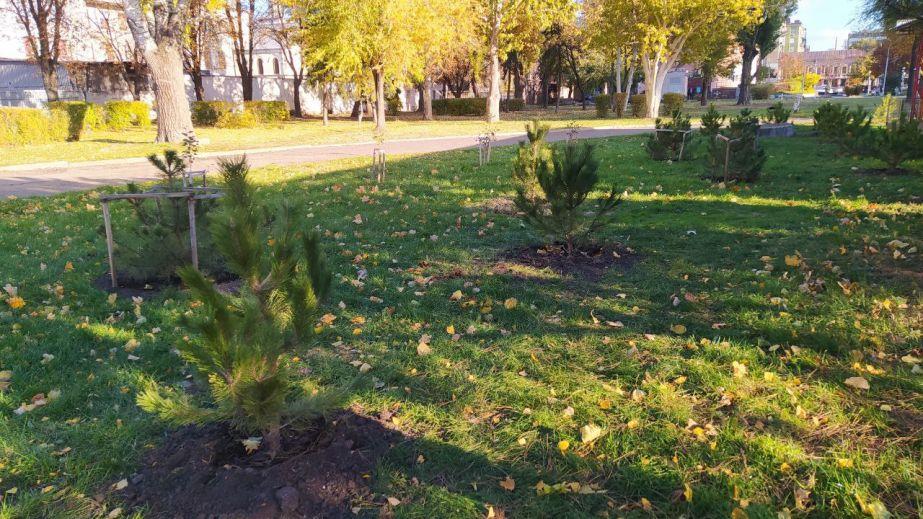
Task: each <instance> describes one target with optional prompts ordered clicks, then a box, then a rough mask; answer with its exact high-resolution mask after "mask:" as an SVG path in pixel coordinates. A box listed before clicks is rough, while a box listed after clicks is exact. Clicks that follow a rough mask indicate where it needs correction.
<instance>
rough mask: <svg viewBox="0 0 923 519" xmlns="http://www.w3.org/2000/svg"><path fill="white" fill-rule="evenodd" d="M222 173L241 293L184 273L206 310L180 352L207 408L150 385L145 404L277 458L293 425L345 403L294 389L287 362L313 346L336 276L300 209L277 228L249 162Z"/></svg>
mask: <svg viewBox="0 0 923 519" xmlns="http://www.w3.org/2000/svg"><path fill="white" fill-rule="evenodd" d="M220 167H221V172H222V177H223V180H224V183H225V185H226V196H225V197H224V198H223V199H222V201H221V205H220V208H219V210H218V211H216V212H215V213H213V215H212V218H211V224H212V225H211V226H212V235H213V236H214V239H215V247H216V248H217V249H218V251H219V252H220V253H221V255H222V256H224V258H225V261H226V262H227V265H228V267H229V268H230V269H231V270H232V271H233V272H234V273H235V274H237V275H238V276H239V277H240V279H241V287H240V291H239V293H237V294H236V295H231V294H226V293H223V292H221V291H219V290H218V288H217V287H216V285H215V283H214V282H213V281H212V280H210V279H208V278H206V277H205V276H204V275H203V274H202V273H201V272H199V271H197V270H195V269H193V268H192V267H188V266H187V267H183V268H181V269H180V271H179V275H180V277H181V278H182V280H183V282H184V283H185V284H186V286H187V287H188V288H189V290H190V291H191V292H192V294H193V296H194V297H195V299H196V300H198V301H199V302H200V303H201V307H200V308H201V310H199V311H197V312H196V314H195V315H193V316H192V317H187V318H186V319H185V325H186V326H187V327H188V328H189V329H190V330H192V331H194V332H196V334H195V335H197V337H195V338H193V339H192V340H190V341H184V342H182V343H181V344H179V346H178V348H179V350H180V353H181V354H182V356H183V358H184V359H185V360H186V361H187V362H189V363H190V364H191V365H192V366H193V367H194V368H195V369H196V371H197V372H198V375H200V379H201V381H202V383H203V384H205V385H207V387H208V396H207V397H206V398H205V400H207V401H206V402H204V403H203V402H199V401H198V399H194V398H193V397H191V396H190V395H188V394H186V393H183V392H181V391H178V390H175V389H171V388H165V387H162V386H159V385H157V384H155V383H153V382H151V383H150V384H149V385H148V387H147V388H146V389H145V390H144V391H143V392H142V393H141V394H140V395H139V396H138V404H139V406H140V407H141V408H142V409H144V410H146V411H148V412H152V413H156V414H157V415H159V416H161V417H162V418H164V419H168V420H170V421H172V422H174V423H177V424H190V423H206V422H213V421H227V422H229V423H230V424H231V425H232V426H234V427H235V428H236V429H237V430H239V431H240V432H241V433H243V434H247V435H252V434H260V435H261V436H262V441H263V443H265V445H266V446H267V448H268V451H269V453H270V455H272V456H275V455H276V454H277V453H278V451H279V448H280V446H281V431H282V428H283V427H284V426H285V424H286V423H288V422H294V421H297V420H306V419H310V418H313V417H316V416H319V415H322V414H323V413H324V412H326V411H327V410H329V409H330V408H331V407H332V406H334V405H336V404H337V402H338V400H339V393H338V392H336V391H320V392H314V393H313V394H312V393H310V392H308V391H306V390H305V389H304V388H302V387H295V385H294V384H293V381H292V379H291V375H290V373H289V368H288V363H287V361H286V360H285V358H284V355H285V354H286V353H289V352H291V351H292V350H293V348H295V347H296V346H299V345H306V344H309V343H310V341H311V339H312V334H313V333H314V329H313V327H314V323H316V321H317V315H318V306H319V304H320V302H321V301H322V300H324V299H325V298H326V296H327V294H328V292H329V289H330V282H331V276H330V272H329V270H328V269H327V266H326V262H325V260H324V256H323V254H322V252H321V249H320V244H319V240H318V236H317V234H316V233H315V232H314V231H313V230H311V229H310V227H309V226H308V225H307V224H303V223H299V222H298V220H297V217H296V215H297V211H296V210H295V208H294V207H291V206H282V207H280V208H279V209H278V211H277V213H276V214H275V215H273V219H272V221H271V222H269V221H268V217H267V216H266V215H267V214H268V211H267V208H265V207H263V206H261V205H260V203H259V201H258V199H257V197H256V194H255V192H254V190H253V188H252V186H251V185H250V183H249V182H248V180H247V172H248V167H247V164H246V162H245V160H244V159H238V160H228V161H224V162H222V163H221V165H220Z"/></svg>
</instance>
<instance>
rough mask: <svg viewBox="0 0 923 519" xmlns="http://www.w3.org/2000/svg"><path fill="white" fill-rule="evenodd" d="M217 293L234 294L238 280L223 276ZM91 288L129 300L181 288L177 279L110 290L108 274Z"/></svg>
mask: <svg viewBox="0 0 923 519" xmlns="http://www.w3.org/2000/svg"><path fill="white" fill-rule="evenodd" d="M217 282H218V283H217V288H218V291H219V292H224V293H226V294H231V293H236V292H237V291H238V290H239V289H240V278H236V277H233V276H231V275H230V274H225V275H223V276H222V277H220V278H219V279H218V280H217ZM93 287H94V288H96V289H98V290H102V291H103V292H107V293H110V294H118V296H119V297H121V298H125V299H129V298H132V297H143V298H145V299H150V298H152V297H155V296H157V295H160V293H161V292H163V291H164V290H167V289H170V288H182V284H181V283H180V282H179V280H178V279H177V280H176V281H174V282H169V281H162V282H151V283H130V282H125V281H119V286H117V287H115V288H112V279H111V278H110V277H109V273H108V272H104V273H103V274H102V275H101V276H99V277H98V278H96V279H94V280H93Z"/></svg>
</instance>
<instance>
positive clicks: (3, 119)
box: [0, 108, 69, 145]
mask: <svg viewBox="0 0 923 519" xmlns="http://www.w3.org/2000/svg"><path fill="white" fill-rule="evenodd" d="M68 127H69V118H68V115H67V113H66V112H65V111H63V110H42V109H40V108H0V145H22V144H46V143H49V142H63V141H65V140H67V137H68Z"/></svg>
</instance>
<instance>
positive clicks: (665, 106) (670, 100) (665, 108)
mask: <svg viewBox="0 0 923 519" xmlns="http://www.w3.org/2000/svg"><path fill="white" fill-rule="evenodd" d="M685 102H686V96H684V95H683V94H677V93H674V92H670V93H666V94H664V95H663V97H662V98H661V99H660V113H661V114H667V115H672V114H673V113H674V112H677V111H679V110H682V109H683V103H685Z"/></svg>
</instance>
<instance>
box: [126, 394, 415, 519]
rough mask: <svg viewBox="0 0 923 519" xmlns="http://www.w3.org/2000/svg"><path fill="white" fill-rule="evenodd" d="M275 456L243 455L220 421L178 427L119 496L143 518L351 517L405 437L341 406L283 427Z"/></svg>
mask: <svg viewBox="0 0 923 519" xmlns="http://www.w3.org/2000/svg"><path fill="white" fill-rule="evenodd" d="M286 431H287V434H284V437H283V447H282V452H280V453H279V454H278V455H277V456H276V457H275V458H274V459H273V458H270V457H269V455H268V454H266V453H264V452H263V451H262V450H261V451H257V452H255V453H253V454H249V455H248V454H247V453H246V451H245V449H244V447H243V444H242V443H241V440H242V439H243V437H242V435H241V434H240V433H237V432H235V431H233V430H231V429H230V428H229V427H228V426H227V425H225V424H212V425H207V426H204V427H195V426H190V427H184V428H181V429H179V430H176V431H174V432H173V433H171V434H170V435H169V436H168V437H167V438H165V439H164V442H163V446H162V447H160V448H158V449H156V450H154V451H152V452H151V453H149V454H148V455H147V456H146V459H145V463H144V467H143V468H142V469H141V470H140V471H139V472H138V473H137V474H136V475H134V476H132V477H131V478H129V480H130V483H129V485H128V486H127V487H126V488H125V489H124V490H121V491H120V492H119V493H118V497H119V498H120V499H122V500H124V502H125V503H126V504H127V505H128V507H130V508H140V507H144V508H145V509H146V510H147V515H146V516H145V517H158V518H170V519H175V518H189V519H199V518H218V517H221V518H224V517H227V518H275V517H318V518H320V517H323V518H340V517H343V518H345V517H353V512H352V507H353V506H355V505H357V504H360V503H366V504H368V502H369V501H371V492H370V490H369V481H370V476H371V474H372V472H373V471H374V470H375V467H376V465H377V464H378V461H379V459H381V458H382V457H383V456H384V455H385V454H386V453H387V452H388V450H389V449H390V448H391V447H392V446H394V445H395V444H397V443H398V442H400V441H402V440H403V439H404V437H403V436H402V435H401V434H400V433H399V432H397V431H395V430H393V429H390V428H388V427H387V426H386V425H385V424H384V423H383V422H381V421H379V420H377V419H374V418H371V417H368V416H362V415H358V414H356V413H353V412H351V411H342V412H339V413H337V414H335V415H333V416H332V417H330V418H328V419H327V420H326V421H321V422H319V423H317V424H316V426H315V427H313V428H312V429H307V430H302V431H300V432H294V431H290V430H288V429H286Z"/></svg>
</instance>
